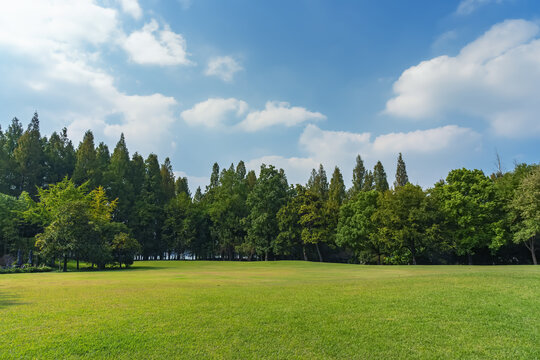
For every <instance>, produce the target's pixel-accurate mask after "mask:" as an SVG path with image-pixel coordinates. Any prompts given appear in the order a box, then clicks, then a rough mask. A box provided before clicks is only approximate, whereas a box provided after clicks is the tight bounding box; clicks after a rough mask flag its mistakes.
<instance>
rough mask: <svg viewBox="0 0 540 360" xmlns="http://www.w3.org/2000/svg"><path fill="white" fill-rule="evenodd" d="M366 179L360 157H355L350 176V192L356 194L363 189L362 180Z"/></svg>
mask: <svg viewBox="0 0 540 360" xmlns="http://www.w3.org/2000/svg"><path fill="white" fill-rule="evenodd" d="M365 177H366V168H365V167H364V161H363V160H362V157H361V156H360V155H358V156H356V165H355V167H354V169H353V175H352V191H353V193H356V192H358V191H362V189H363V188H364V178H365Z"/></svg>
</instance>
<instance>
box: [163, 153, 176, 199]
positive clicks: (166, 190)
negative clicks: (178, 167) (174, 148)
mask: <svg viewBox="0 0 540 360" xmlns="http://www.w3.org/2000/svg"><path fill="white" fill-rule="evenodd" d="M160 173H161V186H162V188H163V190H162V191H163V196H164V201H165V202H166V203H167V202H168V201H169V200H171V199H172V198H174V192H175V189H174V174H173V170H172V165H171V160H169V158H165V162H163V164H162V165H161V169H160Z"/></svg>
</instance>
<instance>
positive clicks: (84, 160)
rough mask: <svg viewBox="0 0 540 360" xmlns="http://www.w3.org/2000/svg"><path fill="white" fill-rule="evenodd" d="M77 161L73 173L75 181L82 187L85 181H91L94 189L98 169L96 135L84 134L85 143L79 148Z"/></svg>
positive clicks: (90, 132) (88, 132) (89, 132)
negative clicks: (95, 145) (95, 174)
mask: <svg viewBox="0 0 540 360" xmlns="http://www.w3.org/2000/svg"><path fill="white" fill-rule="evenodd" d="M76 156H77V161H76V162H75V170H74V171H73V181H74V182H75V184H77V185H81V184H82V183H84V182H85V181H89V180H90V187H91V188H92V187H94V186H95V184H94V183H93V179H94V173H95V169H96V165H97V162H96V149H95V147H94V134H93V133H92V131H90V130H88V131H87V132H86V133H85V134H84V138H83V141H82V142H81V143H80V144H79V147H78V148H77V153H76Z"/></svg>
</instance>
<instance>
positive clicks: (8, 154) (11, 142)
mask: <svg viewBox="0 0 540 360" xmlns="http://www.w3.org/2000/svg"><path fill="white" fill-rule="evenodd" d="M22 134H23V127H22V124H21V122H20V121H19V119H17V118H16V117H15V118H13V120H11V124H10V125H9V127H8V129H7V131H6V132H5V133H4V141H3V142H4V144H3V147H4V156H5V158H4V161H5V162H4V168H3V169H0V170H2V172H0V181H1V186H0V187H1V188H3V189H4V191H5V193H6V194H9V195H12V196H18V195H19V189H18V188H17V186H16V185H15V184H18V183H20V181H19V180H18V175H17V163H16V162H15V158H14V157H13V151H15V148H16V147H17V144H18V142H19V139H20V138H21V136H22Z"/></svg>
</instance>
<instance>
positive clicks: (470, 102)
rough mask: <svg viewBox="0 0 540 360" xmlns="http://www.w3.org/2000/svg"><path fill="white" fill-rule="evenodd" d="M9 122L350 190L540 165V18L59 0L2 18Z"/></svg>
mask: <svg viewBox="0 0 540 360" xmlns="http://www.w3.org/2000/svg"><path fill="white" fill-rule="evenodd" d="M0 6H1V7H2V9H0V54H1V56H0V79H1V80H2V82H1V85H0V103H1V104H2V106H0V124H1V125H2V127H3V128H6V127H7V126H8V124H9V122H10V121H11V119H12V118H13V117H14V116H17V117H18V118H19V119H21V120H22V121H23V123H27V122H28V121H29V120H30V118H31V116H32V114H33V112H34V110H37V111H38V112H39V114H40V119H41V126H42V132H43V133H44V134H46V135H49V134H50V133H51V132H52V131H55V130H59V129H61V128H62V127H64V126H66V127H67V128H68V133H69V135H70V137H71V138H72V139H73V140H74V142H75V145H77V144H78V142H79V141H80V139H81V138H82V135H83V133H84V131H85V130H86V129H91V130H92V131H93V132H94V134H95V135H96V138H97V139H98V141H104V142H106V143H107V144H108V145H109V146H110V147H111V150H112V148H113V147H114V145H115V143H116V141H117V140H118V138H119V136H120V133H121V132H124V133H125V135H126V140H127V143H128V147H129V149H130V151H131V153H133V152H135V151H139V152H140V153H142V154H143V155H145V156H146V155H147V154H148V153H149V152H154V153H157V154H158V155H159V157H160V159H161V160H163V159H164V157H166V156H168V157H170V159H171V161H172V164H173V167H174V169H175V170H176V171H177V172H178V174H179V175H187V176H188V178H189V180H190V184H191V186H192V187H194V186H197V185H202V186H203V187H204V185H205V184H206V182H207V179H208V176H209V173H210V169H211V166H212V164H213V162H215V161H217V162H219V164H220V165H221V166H222V167H223V166H227V167H228V166H229V165H230V163H232V162H234V163H237V162H238V161H239V160H244V161H245V162H246V163H247V164H248V167H250V168H253V169H258V167H259V166H260V164H261V163H267V164H268V163H270V164H274V165H276V166H278V167H283V168H284V169H285V170H286V173H287V175H288V178H289V181H290V182H293V183H296V182H300V183H304V182H306V180H307V178H308V176H309V173H310V169H311V168H313V167H316V166H318V164H319V163H323V164H324V166H325V168H326V169H327V172H328V173H331V172H332V171H333V168H334V166H335V165H338V166H340V168H341V170H342V172H343V173H344V176H345V180H346V182H347V183H348V184H349V182H350V178H351V171H352V167H353V165H354V159H355V157H356V154H361V155H362V157H363V158H364V159H365V162H366V165H367V166H368V167H370V168H371V167H373V165H374V164H375V162H376V161H377V160H381V161H382V162H383V164H384V166H385V169H386V172H387V174H388V177H389V180H390V182H391V181H393V177H394V173H395V163H396V158H397V154H398V153H399V152H402V153H403V156H404V159H405V162H406V164H407V167H408V172H409V176H410V179H411V181H412V182H414V183H418V184H420V185H422V186H430V185H432V184H433V183H434V182H435V181H437V180H438V179H440V178H444V177H445V176H446V174H447V172H448V171H449V170H450V169H453V168H458V167H470V168H481V169H483V170H484V171H485V172H486V173H490V172H492V171H493V170H494V169H495V165H494V163H495V153H496V151H497V152H498V153H499V154H500V156H501V157H502V160H503V165H504V167H505V168H506V169H507V170H510V169H511V168H512V167H513V163H514V162H516V161H517V162H528V163H532V162H538V160H539V159H538V158H539V154H540V151H539V149H540V147H539V146H538V140H539V138H540V117H539V116H538V114H540V100H538V99H540V85H539V84H540V40H539V38H540V21H539V15H540V3H539V2H537V1H532V0H531V1H527V0H462V1H442V0H441V1H432V0H431V1H407V2H404V1H386V0H382V1H322V0H321V1H317V0H312V1H307V0H306V1H300V0H298V1H291V0H289V1H253V0H249V1H248V0H245V1H235V0H230V1H211V0H181V1H180V0H178V1H158V0H139V1H137V0H108V1H91V0H78V1H72V0H56V1H52V0H51V1H49V0H43V1H24V0H21V1H17V2H12V4H9V5H8V4H2V5H0Z"/></svg>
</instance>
